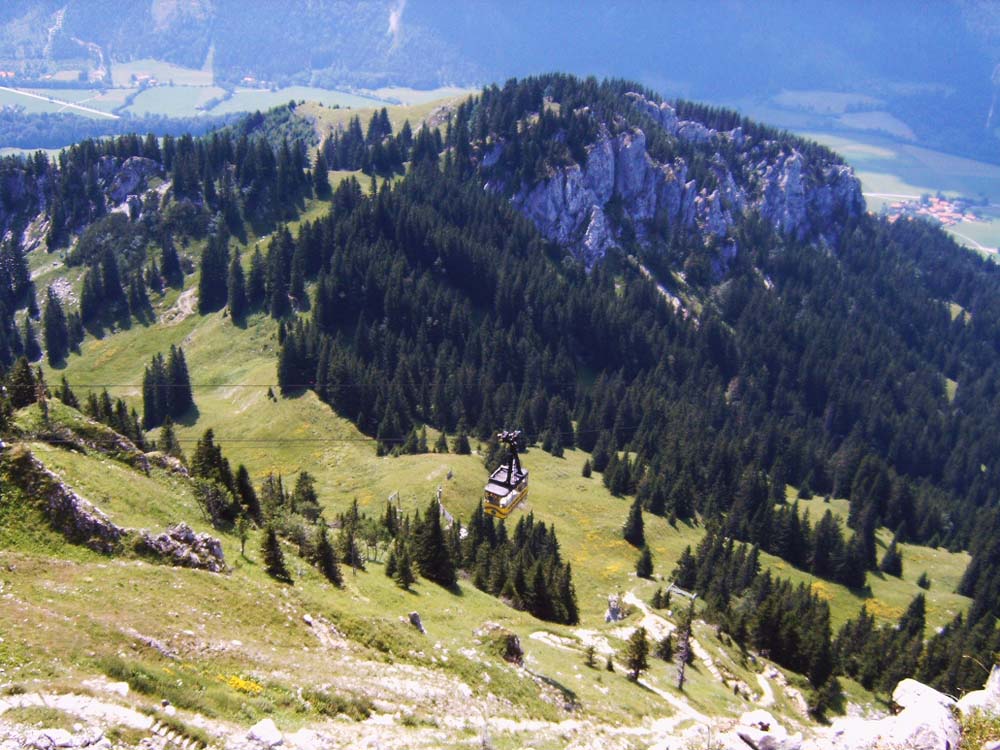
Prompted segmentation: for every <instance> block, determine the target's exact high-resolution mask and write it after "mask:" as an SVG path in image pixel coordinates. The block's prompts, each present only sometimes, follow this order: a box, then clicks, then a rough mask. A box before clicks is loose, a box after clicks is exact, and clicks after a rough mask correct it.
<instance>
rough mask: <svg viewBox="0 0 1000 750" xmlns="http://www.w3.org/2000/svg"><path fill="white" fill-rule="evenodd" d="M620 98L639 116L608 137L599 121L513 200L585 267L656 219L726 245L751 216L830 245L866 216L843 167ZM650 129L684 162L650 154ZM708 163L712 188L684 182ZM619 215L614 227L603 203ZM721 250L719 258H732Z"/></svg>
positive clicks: (494, 152) (641, 100) (662, 105)
mask: <svg viewBox="0 0 1000 750" xmlns="http://www.w3.org/2000/svg"><path fill="white" fill-rule="evenodd" d="M625 97H626V98H627V99H628V100H629V101H630V102H632V104H633V106H634V108H635V109H636V110H637V111H638V112H640V113H642V114H644V115H645V117H642V118H636V122H637V123H638V124H631V123H629V125H627V126H625V127H624V128H619V130H622V131H623V132H619V133H618V134H617V135H612V134H611V133H610V131H609V129H608V126H607V123H601V125H600V128H599V131H598V135H597V138H596V140H595V141H594V142H593V143H589V144H588V145H587V146H586V155H585V158H584V159H583V160H582V161H581V162H579V163H576V162H574V163H571V164H568V165H565V166H560V167H557V168H555V169H553V170H552V173H551V174H549V175H546V176H545V177H544V178H542V179H539V180H537V181H526V182H525V183H524V184H522V185H520V186H518V187H517V189H516V191H515V194H514V197H513V202H514V205H516V206H517V207H518V208H519V209H520V210H521V211H522V212H523V213H524V214H525V215H526V216H527V217H528V218H530V219H531V220H532V221H533V222H534V224H535V225H536V226H537V227H538V229H539V230H540V231H541V233H542V234H543V235H544V236H545V237H546V238H548V239H550V240H552V241H554V242H557V243H559V244H560V245H562V246H564V247H567V248H570V249H571V250H572V252H573V253H574V254H575V255H576V256H577V257H578V258H580V259H581V260H583V261H584V262H585V263H586V264H587V265H588V266H592V265H593V264H594V263H595V262H597V261H598V260H600V259H601V258H603V257H604V256H605V255H606V254H607V253H608V251H609V250H610V249H611V248H613V247H619V246H620V245H621V240H622V232H621V227H622V222H623V221H627V222H628V223H630V224H631V225H632V226H633V227H634V228H635V232H636V234H637V235H638V239H639V240H640V241H641V240H645V239H647V237H648V235H649V233H650V231H651V229H650V227H651V224H652V223H653V221H654V219H655V220H657V221H660V222H666V223H668V224H670V225H671V226H674V227H679V228H683V229H687V230H690V231H696V232H699V233H701V234H703V235H704V236H705V237H706V238H708V237H714V238H717V239H718V240H720V241H721V242H722V243H723V244H724V245H725V244H727V243H726V241H725V240H726V237H727V235H728V234H729V231H730V228H731V227H733V226H734V225H735V224H737V223H739V222H741V221H742V220H744V219H745V218H746V217H747V216H749V215H751V214H754V213H756V214H758V215H759V216H760V217H761V218H762V219H763V220H764V221H766V222H767V223H768V224H770V225H771V226H772V227H773V228H774V229H775V230H776V231H778V232H779V233H780V234H782V235H785V236H787V237H790V238H793V239H795V240H798V241H805V240H811V241H817V242H825V243H828V244H832V243H834V242H835V241H836V238H837V234H838V232H839V227H840V226H841V222H842V221H843V220H845V219H850V218H854V217H857V216H859V215H860V214H861V213H862V211H863V210H864V200H863V198H862V196H861V187H860V185H859V183H858V181H857V179H856V178H855V177H854V174H853V172H852V171H851V169H850V168H849V167H847V166H846V165H844V164H842V163H838V162H837V161H834V160H827V159H823V158H817V157H811V158H810V157H808V156H805V155H803V154H802V153H801V152H800V151H799V150H798V149H797V148H795V146H794V145H793V146H789V145H787V144H785V143H783V142H782V141H780V140H777V139H775V140H771V139H762V140H759V141H756V142H753V143H751V142H750V141H749V139H748V138H746V137H745V136H744V133H743V129H742V128H741V127H739V126H737V127H734V128H732V129H730V130H726V131H719V130H715V129H713V128H710V127H707V126H705V125H704V124H702V123H700V122H698V121H696V120H680V119H678V116H677V113H676V111H675V110H674V108H673V106H671V105H670V104H669V103H667V102H656V101H653V100H650V99H647V98H646V97H645V96H643V95H642V94H639V93H636V92H627V93H626V94H625ZM647 131H655V132H656V134H657V135H665V136H667V137H669V138H674V139H677V140H679V141H681V142H683V143H684V144H686V145H687V146H689V147H690V148H689V151H688V153H690V156H677V157H675V158H674V159H672V160H670V161H669V162H663V161H659V160H657V159H656V158H655V157H654V156H653V155H651V154H650V153H649V150H648V149H647V137H648V136H647ZM503 148H504V146H503V144H502V143H501V144H497V145H495V146H493V147H492V149H491V150H490V151H489V152H488V153H487V155H486V157H485V158H484V160H483V168H484V172H485V173H486V174H487V175H488V174H489V167H490V166H491V165H492V164H494V163H496V162H497V161H498V160H499V159H500V156H501V155H502V151H503ZM691 159H699V160H703V161H704V162H705V163H706V164H708V165H709V167H708V169H709V173H710V174H711V178H712V179H711V182H712V187H711V189H710V188H709V187H708V186H706V185H705V184H704V182H706V180H701V181H699V180H698V179H692V178H691V169H690V165H689V162H690V161H691ZM611 202H614V203H615V204H616V206H617V207H618V210H619V211H620V212H621V213H620V214H619V215H617V216H616V220H612V219H611V218H609V216H608V209H609V203H611ZM737 249H738V248H736V246H735V243H732V242H730V243H728V247H726V248H725V250H724V252H726V253H732V252H736V251H737Z"/></svg>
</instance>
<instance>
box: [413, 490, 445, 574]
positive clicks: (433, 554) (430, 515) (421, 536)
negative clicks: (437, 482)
mask: <svg viewBox="0 0 1000 750" xmlns="http://www.w3.org/2000/svg"><path fill="white" fill-rule="evenodd" d="M413 556H414V559H415V560H416V563H417V567H418V568H419V570H420V575H422V576H423V577H424V578H426V579H427V580H429V581H434V582H435V583H438V584H440V585H442V586H446V587H447V586H454V585H455V565H454V563H453V562H452V559H451V555H449V553H448V545H447V543H446V539H445V534H444V529H443V528H442V527H441V506H440V505H439V504H438V501H437V500H431V503H430V505H428V506H427V511H426V513H425V514H424V518H423V520H422V521H421V523H420V525H419V526H418V527H417V530H416V538H415V549H414V554H413Z"/></svg>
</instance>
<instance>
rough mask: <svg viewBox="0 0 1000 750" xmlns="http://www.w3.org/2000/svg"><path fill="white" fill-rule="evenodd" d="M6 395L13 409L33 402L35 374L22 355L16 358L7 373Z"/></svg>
mask: <svg viewBox="0 0 1000 750" xmlns="http://www.w3.org/2000/svg"><path fill="white" fill-rule="evenodd" d="M7 395H8V397H9V398H10V405H11V406H12V407H13V408H15V409H20V408H22V407H25V406H28V404H33V403H35V398H36V396H37V394H36V392H35V376H34V374H33V373H32V372H31V365H30V364H29V363H28V359H27V358H26V357H24V356H20V357H18V358H17V361H16V362H15V363H14V366H13V367H12V368H10V372H9V373H8V374H7Z"/></svg>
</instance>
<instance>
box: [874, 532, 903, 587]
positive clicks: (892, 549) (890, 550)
mask: <svg viewBox="0 0 1000 750" xmlns="http://www.w3.org/2000/svg"><path fill="white" fill-rule="evenodd" d="M897 536H898V535H897ZM896 539H897V537H896V536H894V537H893V538H892V541H891V542H889V546H888V547H887V548H886V550H885V554H884V555H882V562H880V563H879V566H878V569H879V570H881V571H882V572H883V573H885V574H886V575H889V576H896V578H900V577H901V576H902V575H903V555H902V553H901V552H900V551H899V548H898V547H897V546H896Z"/></svg>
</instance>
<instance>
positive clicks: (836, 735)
mask: <svg viewBox="0 0 1000 750" xmlns="http://www.w3.org/2000/svg"><path fill="white" fill-rule="evenodd" d="M892 700H893V703H895V704H896V705H898V706H901V707H902V710H901V711H900V712H899V713H898V714H897V715H895V716H888V717H886V718H884V719H877V720H874V721H869V720H865V719H861V718H857V717H843V718H839V719H835V720H834V722H833V724H832V725H831V727H830V728H829V730H826V731H825V732H823V733H822V734H821V735H820V736H818V737H817V738H816V739H815V740H814V741H813V742H812V746H813V747H816V748H819V749H820V750H827V749H828V748H829V749H830V750H833V748H836V749H837V750H869V749H870V748H882V747H905V748H909V749H910V750H955V748H957V747H958V744H959V740H960V730H959V726H958V721H957V720H956V719H955V715H954V713H953V711H952V709H953V707H954V705H955V702H954V701H953V700H952V699H951V698H949V697H948V696H946V695H944V694H943V693H939V692H938V691H937V690H934V689H933V688H930V687H928V686H926V685H923V684H921V683H919V682H917V681H916V680H911V679H906V680H903V681H902V682H900V683H899V684H898V685H897V686H896V689H895V690H894V691H893V693H892Z"/></svg>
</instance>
